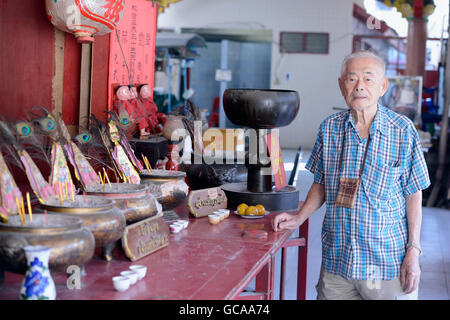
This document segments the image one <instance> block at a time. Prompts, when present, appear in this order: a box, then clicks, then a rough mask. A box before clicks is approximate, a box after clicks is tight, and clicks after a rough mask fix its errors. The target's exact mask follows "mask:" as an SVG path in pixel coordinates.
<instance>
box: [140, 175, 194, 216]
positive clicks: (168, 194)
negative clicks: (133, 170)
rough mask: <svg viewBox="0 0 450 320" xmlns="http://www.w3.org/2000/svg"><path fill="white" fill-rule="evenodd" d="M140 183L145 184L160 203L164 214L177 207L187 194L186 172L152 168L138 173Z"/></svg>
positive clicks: (166, 214)
mask: <svg viewBox="0 0 450 320" xmlns="http://www.w3.org/2000/svg"><path fill="white" fill-rule="evenodd" d="M140 177H141V184H144V185H147V186H148V187H149V189H150V192H151V193H152V194H153V195H154V196H155V198H156V200H158V202H159V203H160V204H161V205H162V210H163V211H164V216H166V217H167V216H168V215H169V214H171V210H172V209H175V208H176V207H178V206H179V205H180V204H181V203H182V202H183V201H184V199H186V197H187V196H188V194H189V187H188V185H187V184H186V182H185V177H186V173H185V172H182V171H174V170H162V169H153V170H151V171H150V172H148V170H143V171H142V172H141V173H140Z"/></svg>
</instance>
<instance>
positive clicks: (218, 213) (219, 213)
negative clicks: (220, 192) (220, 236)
mask: <svg viewBox="0 0 450 320" xmlns="http://www.w3.org/2000/svg"><path fill="white" fill-rule="evenodd" d="M214 214H217V215H218V216H220V219H221V220H223V219H225V218H227V217H228V215H227V214H226V213H225V212H222V211H214Z"/></svg>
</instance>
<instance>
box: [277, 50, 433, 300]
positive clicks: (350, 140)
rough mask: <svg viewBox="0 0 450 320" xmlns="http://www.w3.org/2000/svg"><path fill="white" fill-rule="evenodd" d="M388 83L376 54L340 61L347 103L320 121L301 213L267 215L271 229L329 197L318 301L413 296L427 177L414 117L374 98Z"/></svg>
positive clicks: (296, 222) (302, 216) (296, 220)
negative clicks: (309, 179) (413, 120)
mask: <svg viewBox="0 0 450 320" xmlns="http://www.w3.org/2000/svg"><path fill="white" fill-rule="evenodd" d="M387 86H388V80H387V79H386V78H385V64H384V61H383V60H382V59H381V58H380V57H379V56H377V55H375V54H374V53H372V52H369V51H360V52H356V53H353V54H350V55H349V56H347V57H346V58H345V59H344V61H343V64H342V71H341V77H340V78H339V87H340V89H341V93H342V95H343V97H344V99H345V101H346V103H347V105H348V106H349V108H350V109H349V110H348V111H344V112H340V113H337V114H334V115H332V116H330V117H328V118H327V119H325V120H324V121H323V122H322V124H321V125H320V128H319V132H318V136H317V141H316V144H315V146H314V149H313V151H312V154H311V158H310V159H309V161H308V163H307V165H306V168H307V169H308V170H309V171H311V172H312V173H313V174H314V183H313V184H312V186H311V188H310V190H309V192H308V195H307V197H306V200H305V203H304V205H303V207H302V208H301V210H300V212H299V213H298V214H296V215H292V214H288V213H281V214H279V215H277V216H276V217H275V218H274V219H273V220H272V227H273V229H274V231H279V230H283V229H293V228H297V227H298V226H300V225H301V224H302V223H303V222H304V221H305V220H306V219H308V218H309V217H310V216H311V215H312V214H313V213H314V212H315V211H316V210H317V209H319V208H320V207H321V206H322V204H323V203H324V202H325V203H326V214H325V218H324V222H323V226H322V268H321V272H320V277H319V282H318V284H317V286H316V289H317V299H417V292H418V284H419V280H420V267H419V254H420V253H421V248H420V227H421V221H422V208H421V205H422V190H423V189H425V188H427V187H428V186H429V185H430V180H429V177H428V171H427V167H426V163H425V160H424V157H423V153H422V150H421V145H420V141H419V136H418V133H417V131H416V129H415V128H414V125H413V123H412V122H411V121H410V120H409V119H408V118H406V117H405V116H402V115H400V114H397V113H395V112H393V111H390V110H389V109H387V108H385V107H383V106H381V105H379V104H378V99H379V98H380V97H381V96H382V95H383V94H384V93H385V92H386V89H387Z"/></svg>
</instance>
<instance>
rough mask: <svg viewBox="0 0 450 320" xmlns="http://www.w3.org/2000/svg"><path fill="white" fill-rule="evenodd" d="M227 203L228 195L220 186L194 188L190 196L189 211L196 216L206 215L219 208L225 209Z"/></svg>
mask: <svg viewBox="0 0 450 320" xmlns="http://www.w3.org/2000/svg"><path fill="white" fill-rule="evenodd" d="M227 203H228V200H227V196H226V195H225V192H224V191H223V190H222V189H221V188H219V187H217V188H208V189H201V190H193V191H191V193H190V194H189V197H188V206H189V211H190V212H191V213H192V215H193V216H194V217H196V218H200V217H205V216H207V215H208V214H211V213H213V212H214V211H216V210H218V209H225V208H226V207H227Z"/></svg>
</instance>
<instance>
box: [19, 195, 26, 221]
mask: <svg viewBox="0 0 450 320" xmlns="http://www.w3.org/2000/svg"><path fill="white" fill-rule="evenodd" d="M20 203H21V208H22V217H23V224H25V223H26V222H27V219H26V216H25V205H24V203H23V197H20Z"/></svg>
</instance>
